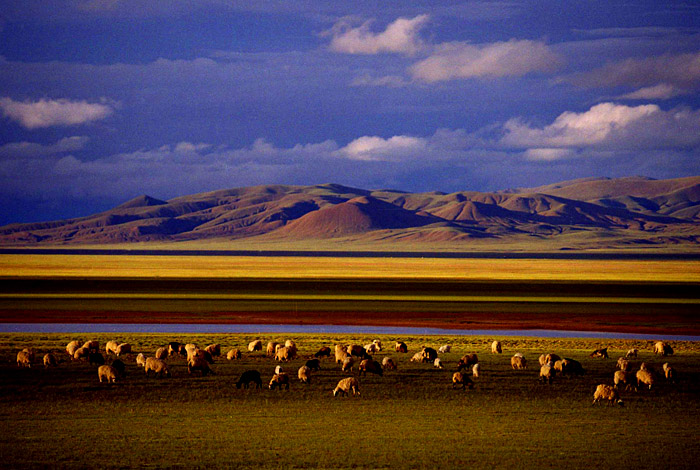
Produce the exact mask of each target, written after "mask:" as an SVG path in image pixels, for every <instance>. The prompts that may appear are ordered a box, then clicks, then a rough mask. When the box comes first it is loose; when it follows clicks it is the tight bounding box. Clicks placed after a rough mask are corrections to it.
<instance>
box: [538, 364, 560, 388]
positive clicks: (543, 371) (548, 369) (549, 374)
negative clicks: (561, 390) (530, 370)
mask: <svg viewBox="0 0 700 470" xmlns="http://www.w3.org/2000/svg"><path fill="white" fill-rule="evenodd" d="M556 373H557V371H556V369H555V368H554V363H553V362H548V363H547V364H545V365H543V366H542V367H540V379H541V380H542V381H543V382H547V383H549V384H551V383H552V382H553V381H554V376H555V375H556Z"/></svg>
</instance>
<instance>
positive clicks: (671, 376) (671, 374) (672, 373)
mask: <svg viewBox="0 0 700 470" xmlns="http://www.w3.org/2000/svg"><path fill="white" fill-rule="evenodd" d="M663 369H664V375H665V376H666V380H668V381H669V382H675V381H676V370H675V369H674V368H673V367H672V366H671V365H670V364H669V363H668V362H665V363H664V365H663Z"/></svg>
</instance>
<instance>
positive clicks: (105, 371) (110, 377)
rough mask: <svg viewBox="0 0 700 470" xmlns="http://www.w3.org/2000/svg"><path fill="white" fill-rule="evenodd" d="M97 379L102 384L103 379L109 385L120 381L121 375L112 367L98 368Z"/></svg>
mask: <svg viewBox="0 0 700 470" xmlns="http://www.w3.org/2000/svg"><path fill="white" fill-rule="evenodd" d="M97 377H98V378H99V379H100V383H102V380H103V379H104V380H105V381H107V383H114V382H116V381H117V379H119V377H120V375H119V372H117V370H116V369H115V368H114V367H112V366H100V367H98V368H97Z"/></svg>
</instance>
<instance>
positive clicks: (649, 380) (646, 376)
mask: <svg viewBox="0 0 700 470" xmlns="http://www.w3.org/2000/svg"><path fill="white" fill-rule="evenodd" d="M654 382H655V379H654V374H653V373H652V372H651V371H650V370H647V369H639V370H638V371H637V387H640V386H641V385H642V384H644V385H647V386H648V387H649V390H651V387H652V385H654Z"/></svg>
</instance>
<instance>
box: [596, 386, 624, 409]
mask: <svg viewBox="0 0 700 470" xmlns="http://www.w3.org/2000/svg"><path fill="white" fill-rule="evenodd" d="M600 400H607V401H608V405H612V404H614V403H617V404H618V405H622V404H623V403H622V400H620V395H618V393H617V389H615V388H613V387H611V386H610V385H605V384H600V385H598V387H597V388H596V389H595V392H594V393H593V404H594V405H595V404H596V403H600Z"/></svg>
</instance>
